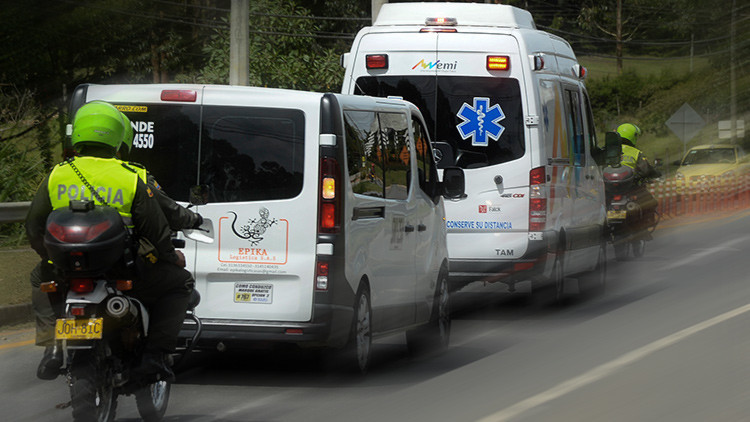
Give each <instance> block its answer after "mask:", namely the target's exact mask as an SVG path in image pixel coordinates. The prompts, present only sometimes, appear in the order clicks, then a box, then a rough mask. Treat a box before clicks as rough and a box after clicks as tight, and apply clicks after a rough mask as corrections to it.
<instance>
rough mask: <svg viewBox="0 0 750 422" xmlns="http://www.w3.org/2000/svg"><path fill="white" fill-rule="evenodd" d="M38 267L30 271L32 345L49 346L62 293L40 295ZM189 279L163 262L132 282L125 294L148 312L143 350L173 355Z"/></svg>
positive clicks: (188, 291) (39, 272)
mask: <svg viewBox="0 0 750 422" xmlns="http://www.w3.org/2000/svg"><path fill="white" fill-rule="evenodd" d="M40 266H41V265H40V264H37V266H36V267H34V269H33V270H32V271H31V277H30V279H31V285H32V293H31V304H32V308H33V309H34V313H35V314H36V344H37V345H39V346H51V345H52V344H54V338H55V320H56V319H57V318H58V317H60V316H62V315H63V310H64V304H65V296H64V293H62V292H58V293H52V294H48V293H44V292H42V291H40V290H39V285H40V284H41V283H42V281H48V280H42V279H43V278H45V277H43V276H42V274H41V273H42V272H41V270H40ZM193 284H194V281H193V277H192V275H191V274H190V272H188V271H187V270H185V269H184V268H180V267H178V266H176V265H174V264H170V263H166V262H161V261H159V262H157V263H156V264H154V265H152V266H150V267H149V268H148V270H147V271H145V275H144V276H143V277H142V278H141V279H138V280H135V281H134V282H133V290H131V291H130V292H129V293H128V294H129V295H130V296H133V297H135V298H136V299H138V300H140V301H141V302H143V304H144V305H146V309H148V312H149V329H148V330H149V331H148V336H147V338H146V349H147V350H150V351H162V352H173V351H174V349H175V347H176V346H177V335H178V334H179V332H180V328H182V322H183V321H184V319H185V312H186V311H187V306H188V299H189V298H190V291H191V289H192V287H193Z"/></svg>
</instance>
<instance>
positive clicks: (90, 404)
mask: <svg viewBox="0 0 750 422" xmlns="http://www.w3.org/2000/svg"><path fill="white" fill-rule="evenodd" d="M70 376H71V378H70V404H71V407H72V408H73V420H74V421H77V422H83V421H86V422H88V421H95V422H111V421H113V420H114V419H115V412H116V411H117V394H116V393H115V389H114V385H113V382H112V372H111V371H110V370H109V369H108V368H107V365H106V361H105V358H104V354H103V351H101V350H100V348H98V347H97V348H94V349H93V350H86V351H83V350H80V351H77V352H76V354H75V355H74V356H73V361H72V363H71V368H70Z"/></svg>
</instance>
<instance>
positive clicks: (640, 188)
mask: <svg viewBox="0 0 750 422" xmlns="http://www.w3.org/2000/svg"><path fill="white" fill-rule="evenodd" d="M616 132H617V133H618V134H619V135H620V138H621V139H622V159H621V162H620V163H621V164H622V165H624V166H628V167H630V168H632V169H633V170H635V177H636V185H637V188H636V189H637V191H636V192H637V196H638V198H639V200H638V203H639V204H640V205H641V207H642V209H643V210H644V213H645V221H646V225H651V224H654V223H655V221H656V219H655V215H654V214H655V213H656V207H657V205H658V202H657V201H656V199H655V198H654V196H653V195H652V194H651V192H649V190H648V189H646V186H645V185H646V183H648V181H649V180H651V179H655V178H657V177H660V176H661V172H659V171H658V170H656V169H655V168H654V167H653V166H651V163H649V162H648V159H647V158H646V155H645V154H644V153H643V152H642V151H641V150H640V149H638V148H637V147H636V144H637V142H638V137H639V136H641V128H639V127H638V126H636V125H634V124H632V123H623V124H621V125H620V126H618V127H617V130H616Z"/></svg>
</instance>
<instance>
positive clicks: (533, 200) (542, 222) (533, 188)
mask: <svg viewBox="0 0 750 422" xmlns="http://www.w3.org/2000/svg"><path fill="white" fill-rule="evenodd" d="M546 179H547V172H546V171H545V168H544V167H537V168H534V169H532V170H531V171H530V172H529V231H530V232H540V231H543V230H544V229H545V227H546V226H547V190H546V189H547V184H546V181H547V180H546Z"/></svg>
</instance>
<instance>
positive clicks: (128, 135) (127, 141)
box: [120, 113, 133, 152]
mask: <svg viewBox="0 0 750 422" xmlns="http://www.w3.org/2000/svg"><path fill="white" fill-rule="evenodd" d="M122 120H123V123H124V124H125V133H124V134H123V136H122V144H121V145H120V148H124V149H125V150H127V151H128V152H130V146H131V145H132V144H133V125H132V124H130V119H128V116H126V115H125V113H123V114H122Z"/></svg>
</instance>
